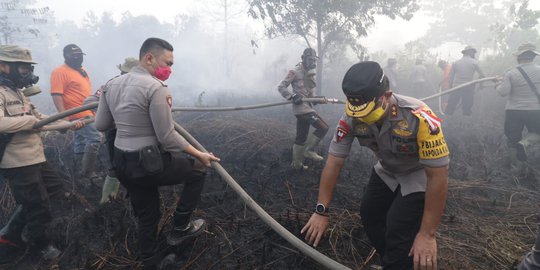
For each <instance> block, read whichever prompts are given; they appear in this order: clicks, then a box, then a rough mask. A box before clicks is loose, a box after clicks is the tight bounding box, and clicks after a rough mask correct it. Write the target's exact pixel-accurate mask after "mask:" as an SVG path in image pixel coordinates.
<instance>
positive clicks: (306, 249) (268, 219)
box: [34, 102, 350, 269]
mask: <svg viewBox="0 0 540 270" xmlns="http://www.w3.org/2000/svg"><path fill="white" fill-rule="evenodd" d="M287 103H290V102H287ZM97 105H98V103H97V102H95V103H91V104H87V105H84V106H81V107H78V108H73V109H71V110H67V111H64V112H62V113H59V114H57V115H53V116H50V117H48V118H46V119H43V120H41V121H39V122H38V123H36V124H35V125H34V128H38V129H39V128H40V129H42V130H45V129H47V130H52V129H53V127H56V126H57V127H61V129H65V128H67V126H66V124H64V123H62V124H59V125H54V126H53V125H51V126H48V127H47V126H45V125H47V124H49V123H52V122H54V121H57V120H59V119H62V118H64V117H66V116H68V115H72V114H75V113H78V112H81V111H85V110H90V109H94V108H96V107H97ZM274 106H276V105H274ZM85 120H93V119H85ZM71 125H72V126H74V125H75V123H72V124H71ZM174 128H175V130H176V131H177V132H178V133H180V135H182V136H183V137H184V138H185V139H186V140H187V141H188V142H189V143H190V144H191V145H193V147H195V148H197V149H198V150H199V151H203V152H207V151H206V149H204V147H203V146H202V145H201V144H200V143H199V142H198V141H197V140H195V138H194V137H193V136H191V134H189V133H188V132H187V131H186V130H185V129H184V128H183V127H181V126H180V125H179V124H177V123H174ZM212 168H214V170H216V172H217V173H218V174H219V175H220V176H221V177H222V179H224V180H225V182H227V184H228V185H229V186H231V187H232V189H233V190H234V191H235V192H236V193H237V194H238V195H239V196H240V198H242V200H243V201H244V203H245V204H246V205H247V206H248V207H249V208H250V209H252V210H253V211H254V212H255V213H256V214H257V215H258V216H259V217H260V218H261V219H262V220H263V221H264V222H265V223H266V224H267V225H268V226H270V228H272V229H273V230H274V231H275V232H276V233H278V234H279V235H280V236H281V237H283V238H284V239H285V240H286V241H287V242H289V243H290V244H291V245H293V246H294V247H296V248H297V249H298V250H300V252H302V253H303V254H305V255H306V256H308V257H310V258H311V259H313V260H314V261H316V262H318V263H320V264H321V265H323V266H324V267H327V268H328V269H350V268H348V267H346V266H344V265H342V264H340V263H338V262H336V261H334V260H333V259H331V258H329V257H328V256H326V255H324V254H322V253H320V252H319V251H317V250H316V249H314V248H312V247H310V246H309V245H307V244H306V243H304V242H303V241H302V240H300V239H298V237H296V236H295V235H294V234H292V233H291V232H289V231H288V230H287V229H286V228H284V227H283V226H281V224H279V223H278V222H277V221H276V220H275V219H274V218H272V216H270V215H269V214H268V213H267V212H266V211H265V210H264V209H263V208H262V207H261V206H260V205H259V204H257V202H255V201H254V200H253V199H252V198H251V196H249V194H248V193H247V192H246V191H245V190H244V189H243V188H242V187H241V186H240V185H239V184H238V183H237V182H236V180H234V178H233V177H232V176H231V175H230V174H229V173H228V172H227V171H226V170H225V168H223V166H221V164H219V163H218V162H215V161H214V162H212Z"/></svg>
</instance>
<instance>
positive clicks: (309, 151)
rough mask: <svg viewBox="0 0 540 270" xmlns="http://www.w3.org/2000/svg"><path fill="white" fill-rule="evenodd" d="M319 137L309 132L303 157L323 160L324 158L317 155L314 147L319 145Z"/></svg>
mask: <svg viewBox="0 0 540 270" xmlns="http://www.w3.org/2000/svg"><path fill="white" fill-rule="evenodd" d="M320 142H321V138H319V137H317V136H315V135H314V134H313V133H311V134H309V136H308V137H307V140H306V150H305V151H304V157H305V158H309V159H311V160H313V161H323V160H324V158H323V157H321V156H320V155H318V154H317V153H316V152H315V151H313V150H314V149H315V147H317V145H319V143H320Z"/></svg>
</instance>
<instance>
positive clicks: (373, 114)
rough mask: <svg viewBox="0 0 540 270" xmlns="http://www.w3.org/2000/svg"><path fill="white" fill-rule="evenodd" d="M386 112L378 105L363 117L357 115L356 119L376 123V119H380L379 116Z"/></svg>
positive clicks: (369, 123)
mask: <svg viewBox="0 0 540 270" xmlns="http://www.w3.org/2000/svg"><path fill="white" fill-rule="evenodd" d="M385 112H386V109H385V108H383V106H379V107H378V108H376V109H375V110H373V111H371V112H370V113H369V114H368V115H366V116H364V117H358V120H360V121H362V122H364V123H366V124H368V125H371V124H373V123H376V122H377V121H379V120H381V118H382V117H383V116H384V113H385Z"/></svg>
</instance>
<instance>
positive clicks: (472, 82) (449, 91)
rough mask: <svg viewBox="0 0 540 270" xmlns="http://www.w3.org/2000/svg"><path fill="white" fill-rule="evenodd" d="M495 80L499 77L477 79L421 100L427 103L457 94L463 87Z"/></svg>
mask: <svg viewBox="0 0 540 270" xmlns="http://www.w3.org/2000/svg"><path fill="white" fill-rule="evenodd" d="M495 78H497V77H495V76H494V77H485V78H482V79H477V80H473V81H470V82H467V83H464V84H460V85H458V86H456V87H452V88H450V89H447V90H444V91H442V92H440V93H437V94H434V95H431V96H427V97H424V98H421V99H420V100H421V101H427V100H430V99H434V98H436V97H440V96H444V95H446V94H450V93H452V92H455V91H457V90H460V89H461V88H463V87H467V86H469V85H473V84H477V83H481V82H485V81H492V80H494V79H495Z"/></svg>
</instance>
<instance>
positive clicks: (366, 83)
mask: <svg viewBox="0 0 540 270" xmlns="http://www.w3.org/2000/svg"><path fill="white" fill-rule="evenodd" d="M383 82H384V72H383V69H382V68H381V66H380V65H379V64H378V63H377V62H373V61H364V62H360V63H357V64H354V65H353V66H352V67H351V68H349V70H348V71H347V73H345V76H344V77H343V82H342V84H341V88H342V89H343V93H344V94H345V95H346V96H347V102H346V103H347V104H346V109H345V112H346V113H347V115H349V116H351V117H364V116H366V115H367V114H369V113H370V112H371V111H373V109H374V108H375V105H376V104H377V98H379V97H380V96H382V95H383V94H384V92H386V90H387V89H386V88H387V87H385V85H384V83H383Z"/></svg>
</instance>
